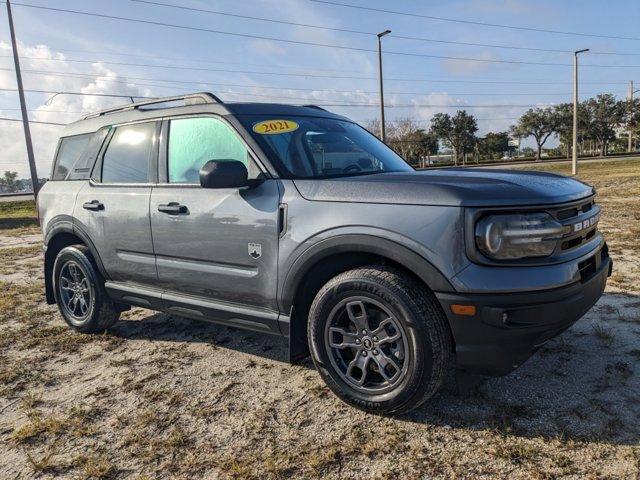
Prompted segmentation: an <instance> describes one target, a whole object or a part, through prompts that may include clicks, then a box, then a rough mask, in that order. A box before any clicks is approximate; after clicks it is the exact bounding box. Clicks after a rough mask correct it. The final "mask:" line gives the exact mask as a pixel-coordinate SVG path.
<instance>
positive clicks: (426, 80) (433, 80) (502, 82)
mask: <svg viewBox="0 0 640 480" xmlns="http://www.w3.org/2000/svg"><path fill="white" fill-rule="evenodd" d="M0 58H1V56H0ZM23 58H24V57H23ZM41 60H46V59H41ZM60 61H64V60H60ZM91 62H92V63H97V62H100V61H99V60H95V61H94V60H91ZM0 70H7V71H13V69H12V68H0ZM215 71H216V72H218V71H219V72H223V73H253V72H248V71H237V70H215ZM23 72H39V73H47V72H50V73H52V74H54V73H55V74H58V75H60V76H62V74H63V73H64V75H83V76H89V77H93V78H95V77H97V76H99V75H97V74H89V73H67V72H55V71H53V70H23ZM257 73H262V74H265V75H287V74H286V73H281V72H257ZM125 76H126V78H129V79H132V80H150V81H155V82H168V83H178V84H185V85H217V86H228V87H233V86H243V87H260V88H268V89H274V90H309V91H318V90H319V89H316V88H298V87H280V86H278V87H269V86H262V85H259V84H253V85H239V84H232V83H218V82H200V81H184V80H173V79H159V78H149V77H133V76H129V75H125ZM294 76H296V75H294ZM302 76H305V77H311V78H315V76H314V75H302ZM318 78H338V77H335V76H319V77H318ZM339 78H350V79H356V80H375V79H376V78H375V77H339ZM385 80H391V81H398V82H424V83H460V84H481V85H565V84H571V82H552V81H518V80H451V79H438V78H426V77H425V78H386V79H385ZM581 83H582V84H583V85H627V84H628V82H626V81H625V82H622V81H621V82H581ZM343 92H352V90H343ZM416 95H417V94H416Z"/></svg>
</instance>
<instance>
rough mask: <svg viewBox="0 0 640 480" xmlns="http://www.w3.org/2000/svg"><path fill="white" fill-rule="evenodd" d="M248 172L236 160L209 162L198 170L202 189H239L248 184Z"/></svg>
mask: <svg viewBox="0 0 640 480" xmlns="http://www.w3.org/2000/svg"><path fill="white" fill-rule="evenodd" d="M248 177H249V172H248V171H247V167H245V166H244V164H243V163H242V162H239V161H237V160H209V161H208V162H207V163H205V164H204V165H203V166H202V168H201V169H200V186H201V187H202V188H240V187H245V186H247V185H248V184H249V181H248Z"/></svg>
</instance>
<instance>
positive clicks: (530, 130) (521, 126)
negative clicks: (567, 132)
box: [511, 107, 559, 160]
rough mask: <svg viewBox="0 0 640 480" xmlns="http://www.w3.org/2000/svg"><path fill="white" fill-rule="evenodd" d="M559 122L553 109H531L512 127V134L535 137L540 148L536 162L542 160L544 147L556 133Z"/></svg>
mask: <svg viewBox="0 0 640 480" xmlns="http://www.w3.org/2000/svg"><path fill="white" fill-rule="evenodd" d="M558 121H559V118H558V116H557V115H556V114H555V112H554V110H553V109H551V108H548V107H547V108H531V109H529V110H527V111H526V112H525V113H524V114H523V115H522V116H521V117H520V119H519V120H518V123H517V124H515V125H513V126H512V127H511V133H512V134H513V135H514V136H517V137H533V138H534V139H535V141H536V145H537V146H538V149H537V151H536V160H540V154H541V152H542V146H543V145H544V144H545V142H546V141H547V140H548V139H549V137H550V136H551V135H553V134H554V133H556V130H557V127H558Z"/></svg>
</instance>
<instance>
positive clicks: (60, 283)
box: [53, 245, 120, 333]
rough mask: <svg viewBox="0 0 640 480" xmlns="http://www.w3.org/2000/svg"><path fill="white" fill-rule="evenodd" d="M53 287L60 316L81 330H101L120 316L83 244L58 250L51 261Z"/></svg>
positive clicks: (91, 331)
mask: <svg viewBox="0 0 640 480" xmlns="http://www.w3.org/2000/svg"><path fill="white" fill-rule="evenodd" d="M53 291H54V294H55V298H56V303H57V304H58V309H59V310H60V313H61V314H62V317H63V318H64V320H65V321H66V322H67V324H68V325H69V326H71V327H72V328H74V329H75V330H78V331H80V332H84V333H96V332H102V331H104V330H106V329H107V328H109V327H110V326H111V325H113V324H114V323H115V322H116V321H117V320H118V317H119V316H120V313H119V311H118V310H117V309H116V307H115V305H114V304H113V301H112V300H111V299H110V298H109V296H108V295H107V292H106V291H105V288H104V279H103V278H102V275H100V272H99V270H98V269H97V268H96V267H95V264H94V261H93V258H92V256H91V252H90V251H89V249H88V248H87V247H85V246H84V245H72V246H70V247H66V248H63V249H62V250H60V253H58V256H57V257H56V261H55V263H54V264H53Z"/></svg>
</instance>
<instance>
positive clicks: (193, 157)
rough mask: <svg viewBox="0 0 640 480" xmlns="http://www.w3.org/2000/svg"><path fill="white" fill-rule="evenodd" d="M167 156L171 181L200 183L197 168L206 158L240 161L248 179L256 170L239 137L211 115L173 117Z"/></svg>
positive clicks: (198, 169)
mask: <svg viewBox="0 0 640 480" xmlns="http://www.w3.org/2000/svg"><path fill="white" fill-rule="evenodd" d="M168 157H169V182H171V183H199V174H200V168H201V167H202V166H203V165H204V164H205V163H207V162H208V161H209V160H237V161H239V162H242V163H243V164H244V165H245V166H246V167H247V170H248V171H249V178H252V170H255V167H253V165H252V164H251V162H250V161H249V154H248V152H247V149H246V148H245V146H244V144H243V143H242V142H241V141H240V138H238V136H237V135H236V134H235V132H234V131H233V130H231V128H230V127H229V126H227V124H225V123H224V122H223V121H222V120H218V119H217V118H212V117H196V118H183V119H178V120H172V121H171V124H170V125H169V151H168ZM253 177H255V175H253Z"/></svg>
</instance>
